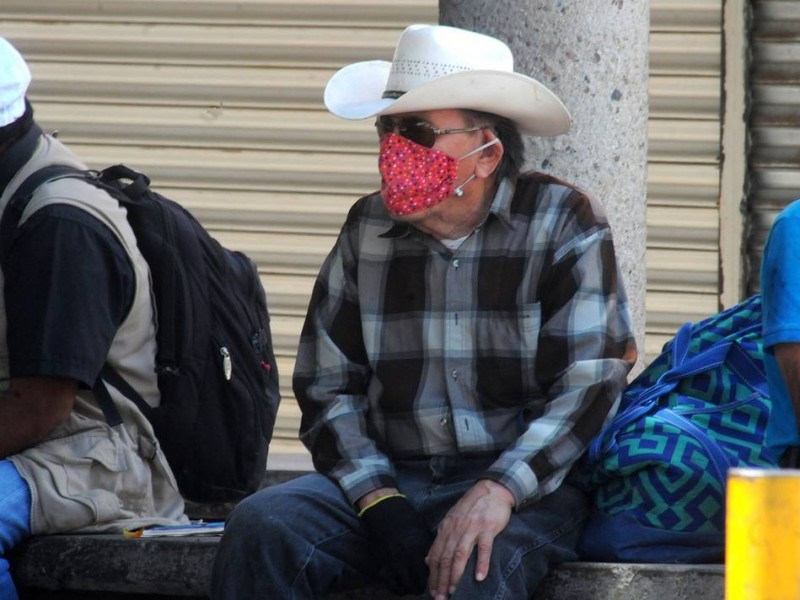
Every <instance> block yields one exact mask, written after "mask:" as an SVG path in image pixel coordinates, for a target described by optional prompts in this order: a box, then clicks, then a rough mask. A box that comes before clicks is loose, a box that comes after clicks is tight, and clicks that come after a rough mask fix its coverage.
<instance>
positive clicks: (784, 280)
mask: <svg viewBox="0 0 800 600" xmlns="http://www.w3.org/2000/svg"><path fill="white" fill-rule="evenodd" d="M799 239H800V200H795V201H794V202H792V203H791V204H789V206H787V207H786V208H784V209H783V211H781V213H780V214H779V215H778V217H777V218H776V219H775V222H774V223H773V224H772V227H771V228H770V231H769V235H768V237H767V241H766V244H765V246H764V255H763V258H762V262H761V300H762V304H763V334H764V366H765V368H766V372H767V381H768V382H769V393H770V398H771V399H772V412H771V414H770V418H769V422H768V423H767V431H766V435H765V443H766V445H767V447H768V448H769V450H770V451H771V452H772V456H773V458H774V460H775V462H776V463H778V464H780V465H782V466H784V467H792V468H800V277H798V274H797V265H798V259H800V242H798V240H799Z"/></svg>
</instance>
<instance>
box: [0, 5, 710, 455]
mask: <svg viewBox="0 0 800 600" xmlns="http://www.w3.org/2000/svg"><path fill="white" fill-rule="evenodd" d="M721 4H722V0H695V1H693V2H691V3H687V2H685V1H684V0H652V1H651V15H652V18H651V55H650V61H651V78H650V110H651V114H650V133H649V144H650V150H649V177H648V190H647V195H648V248H647V261H648V265H647V269H648V272H647V278H648V294H647V315H648V321H647V347H646V351H647V354H648V356H653V355H654V354H655V353H657V352H658V350H659V349H660V347H661V345H662V343H663V342H664V341H665V340H666V339H667V338H669V337H670V336H671V335H672V334H673V333H674V331H675V330H676V329H677V328H678V327H679V326H680V325H681V324H682V323H683V322H685V321H687V320H694V319H697V318H700V317H702V316H705V315H707V314H710V313H712V312H714V310H716V307H717V301H718V300H717V297H718V288H719V286H718V275H717V273H718V237H719V235H718V234H719V226H718V214H717V206H718V195H719V159H718V154H719V114H720V75H719V72H720V36H721V34H720V29H721V23H720V20H721V19H720V13H721V10H720V6H721ZM437 18H438V3H437V1H436V0H317V1H313V0H284V1H279V0H245V1H239V2H229V1H225V0H105V1H104V2H99V3H98V2H96V1H95V0H40V1H37V2H30V0H3V3H2V6H0V27H2V33H3V35H5V36H7V37H8V38H9V39H11V40H12V41H13V42H14V43H15V44H16V45H17V46H18V47H19V48H20V49H21V50H22V51H23V53H24V54H25V55H26V57H28V59H29V60H30V63H31V68H32V70H33V73H34V80H35V81H34V84H33V86H32V89H31V97H32V99H33V100H34V102H35V106H36V108H37V116H38V117H39V120H40V122H42V123H43V124H44V125H45V126H46V127H48V128H56V129H58V130H59V131H60V135H61V139H63V140H64V141H65V142H67V143H68V144H69V145H70V146H71V147H73V148H74V149H75V150H76V151H77V152H78V153H79V154H81V155H82V156H83V157H84V158H85V159H86V160H87V162H89V163H90V164H91V165H92V166H97V167H100V166H104V165H106V164H109V163H113V162H126V163H128V164H130V165H131V166H133V167H135V168H138V169H141V170H143V171H145V172H147V173H148V174H150V175H151V177H152V178H153V180H154V182H155V184H156V185H157V186H158V187H159V189H160V190H163V191H164V192H165V193H166V194H168V195H171V196H172V197H174V198H175V199H177V200H179V201H181V202H182V203H184V204H185V205H186V206H187V207H188V208H190V209H191V210H192V211H193V212H194V213H195V214H196V215H197V216H198V217H199V218H200V219H201V220H202V221H203V222H204V223H205V224H206V225H207V226H208V227H209V228H210V229H211V230H212V232H213V233H215V234H216V235H217V236H218V237H219V238H220V240H222V241H223V242H224V243H226V244H228V245H230V246H231V247H235V248H239V249H242V250H244V251H245V252H248V253H249V254H251V255H252V256H253V257H254V258H255V259H256V260H257V261H258V262H259V265H260V267H261V270H262V276H263V279H264V282H265V284H266V286H267V289H268V293H269V299H270V303H271V312H272V315H273V330H274V335H275V341H276V345H277V349H278V353H279V369H280V371H281V373H282V388H283V394H284V398H285V401H284V403H283V407H282V409H281V415H280V421H279V425H278V429H277V431H276V435H278V436H280V437H283V438H286V439H294V438H295V436H296V432H297V427H298V424H299V413H298V411H297V409H296V404H295V403H294V402H293V400H292V398H293V395H292V393H291V389H290V374H291V372H292V367H293V360H294V352H295V349H296V345H297V338H298V334H299V330H300V325H301V321H302V316H303V314H304V312H305V306H306V303H307V300H308V296H309V294H310V290H311V285H312V282H313V277H314V275H315V274H316V271H317V269H318V267H319V264H320V262H321V260H322V258H323V256H324V255H325V253H326V252H327V251H328V249H329V248H330V246H331V244H332V242H333V239H334V236H335V234H336V232H337V230H338V227H339V226H340V224H341V222H342V220H343V218H344V214H345V211H346V210H347V208H348V207H349V206H350V204H351V203H352V202H353V200H354V198H355V197H356V196H357V195H360V194H362V193H364V192H365V191H367V190H369V189H372V188H374V187H375V186H376V184H377V179H376V174H375V164H374V161H375V158H374V134H373V132H372V126H371V124H370V123H349V122H345V121H340V120H337V119H334V118H331V117H330V116H329V115H328V114H327V113H326V112H325V111H324V109H323V107H322V105H321V93H322V89H323V86H324V82H325V81H326V80H327V78H328V77H329V75H330V74H331V73H332V72H333V70H335V69H336V68H338V67H339V66H341V65H343V64H346V63H348V62H352V61H355V60H362V59H367V58H375V57H382V58H386V59H389V58H391V53H392V49H393V46H394V43H395V41H396V39H397V35H398V34H399V32H400V31H401V30H402V28H403V27H404V26H405V25H406V24H408V23H411V22H436V21H437Z"/></svg>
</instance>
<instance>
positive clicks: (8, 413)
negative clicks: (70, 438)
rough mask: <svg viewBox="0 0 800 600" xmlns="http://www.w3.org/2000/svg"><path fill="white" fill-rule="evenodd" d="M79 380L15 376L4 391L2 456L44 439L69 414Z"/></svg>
mask: <svg viewBox="0 0 800 600" xmlns="http://www.w3.org/2000/svg"><path fill="white" fill-rule="evenodd" d="M77 392H78V384H77V382H75V381H74V380H72V379H64V378H58V377H24V378H18V379H12V380H11V383H10V386H9V389H8V391H6V392H2V393H0V458H6V457H7V456H9V455H12V454H16V453H17V452H20V451H22V450H24V449H25V448H28V447H30V446H33V445H34V444H36V443H38V442H40V441H41V440H42V439H44V438H45V436H47V434H48V433H50V432H51V431H52V430H53V429H55V427H56V426H58V425H59V424H61V423H63V422H64V421H66V420H67V418H68V417H69V414H70V412H71V411H72V406H73V404H74V402H75V394H76V393H77Z"/></svg>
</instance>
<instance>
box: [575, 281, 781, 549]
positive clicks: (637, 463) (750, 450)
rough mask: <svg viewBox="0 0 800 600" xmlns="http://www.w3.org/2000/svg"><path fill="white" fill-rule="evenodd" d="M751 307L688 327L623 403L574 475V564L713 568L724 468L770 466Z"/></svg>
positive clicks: (758, 340)
mask: <svg viewBox="0 0 800 600" xmlns="http://www.w3.org/2000/svg"><path fill="white" fill-rule="evenodd" d="M762 348H763V347H762V336H761V297H760V296H753V297H751V298H749V299H748V300H745V301H744V302H742V303H740V304H738V305H736V306H734V307H732V308H730V309H728V310H726V311H724V312H721V313H719V314H716V315H714V316H712V317H709V318H708V319H705V320H703V321H700V322H699V323H696V324H691V323H687V324H686V325H684V326H683V327H682V328H681V329H680V330H679V331H678V333H677V334H676V335H675V337H674V338H673V339H672V340H671V341H670V342H668V343H667V344H666V345H665V346H664V348H663V351H662V353H661V354H660V355H659V356H658V358H656V359H655V360H654V361H653V362H652V363H651V364H650V365H649V366H648V367H647V368H646V369H645V370H644V371H643V372H642V373H641V374H640V375H639V376H638V377H637V378H636V379H635V380H634V381H633V382H631V384H630V385H629V386H628V387H627V388H626V390H625V392H624V393H623V396H622V403H621V406H620V409H619V412H618V413H617V415H616V417H615V418H614V419H613V421H612V422H611V423H610V424H609V426H608V427H607V428H606V429H605V430H604V431H603V433H602V434H601V435H600V436H598V437H597V438H596V439H595V440H594V441H593V443H592V444H591V445H590V448H589V451H588V454H587V457H586V459H585V460H584V461H583V463H582V465H581V474H582V477H583V479H584V482H588V487H589V489H590V490H591V493H592V495H593V501H594V507H593V512H592V514H591V515H590V518H589V520H588V522H587V526H586V529H585V531H584V535H583V538H582V540H581V547H580V552H581V555H582V557H583V559H584V560H601V561H626V562H680V563H698V562H720V561H722V560H723V557H724V546H725V542H724V531H725V483H726V476H727V471H728V469H729V468H731V467H743V466H755V467H762V468H767V467H774V466H775V465H774V463H773V462H772V460H771V458H770V456H769V454H768V452H767V450H766V448H765V446H764V432H765V430H766V425H767V419H768V417H769V412H770V401H769V395H768V387H767V379H766V374H765V372H764V365H763V360H762Z"/></svg>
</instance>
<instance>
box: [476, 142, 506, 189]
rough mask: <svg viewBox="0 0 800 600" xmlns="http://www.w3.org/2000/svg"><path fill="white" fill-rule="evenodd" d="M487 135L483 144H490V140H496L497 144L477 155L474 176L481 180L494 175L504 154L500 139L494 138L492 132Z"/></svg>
mask: <svg viewBox="0 0 800 600" xmlns="http://www.w3.org/2000/svg"><path fill="white" fill-rule="evenodd" d="M487 133H488V135H487V136H486V138H485V139H484V141H483V143H484V144H486V143H488V142H491V141H492V139H497V142H496V143H494V144H492V145H491V146H488V147H486V148H484V149H483V150H481V151H480V153H479V154H478V161H477V164H476V165H475V176H476V177H479V178H481V179H485V178H487V177H491V176H492V175H493V174H494V172H495V171H496V170H497V167H498V166H499V165H500V161H501V160H503V154H504V153H505V149H504V148H503V143H502V142H501V141H500V139H499V138H496V136H495V135H494V133H492V132H487Z"/></svg>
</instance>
